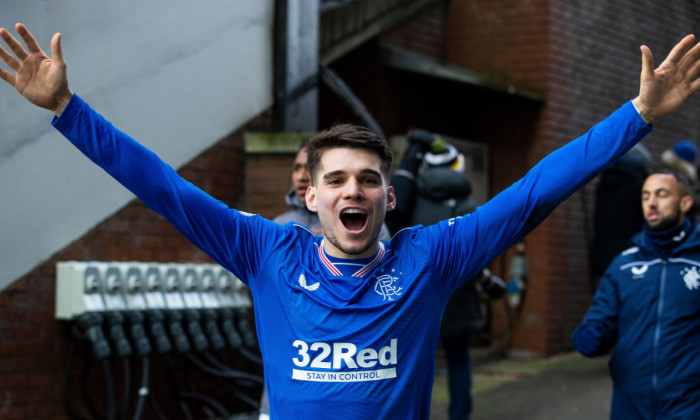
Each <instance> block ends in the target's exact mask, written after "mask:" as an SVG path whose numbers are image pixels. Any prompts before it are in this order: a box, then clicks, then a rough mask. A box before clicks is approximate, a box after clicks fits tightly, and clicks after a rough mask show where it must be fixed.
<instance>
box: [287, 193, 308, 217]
mask: <svg viewBox="0 0 700 420" xmlns="http://www.w3.org/2000/svg"><path fill="white" fill-rule="evenodd" d="M284 201H286V202H287V205H288V206H290V207H293V208H295V209H297V210H306V211H310V210H309V209H307V208H306V204H304V203H302V202H301V201H299V199H298V198H297V194H296V193H295V192H294V187H291V188H290V189H289V191H288V192H287V195H285V196H284Z"/></svg>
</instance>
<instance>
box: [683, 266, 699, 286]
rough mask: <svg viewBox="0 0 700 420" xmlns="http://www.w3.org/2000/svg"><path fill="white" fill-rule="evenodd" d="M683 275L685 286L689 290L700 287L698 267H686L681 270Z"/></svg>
mask: <svg viewBox="0 0 700 420" xmlns="http://www.w3.org/2000/svg"><path fill="white" fill-rule="evenodd" d="M681 275H682V276H683V281H684V282H685V287H687V288H688V289H689V290H695V289H699V288H700V273H699V272H698V268H697V267H686V268H684V269H683V270H681Z"/></svg>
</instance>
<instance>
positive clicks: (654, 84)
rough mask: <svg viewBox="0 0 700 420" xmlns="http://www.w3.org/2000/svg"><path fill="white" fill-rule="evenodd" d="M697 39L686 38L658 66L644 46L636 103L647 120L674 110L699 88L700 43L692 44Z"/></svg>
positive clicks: (690, 36) (691, 36) (689, 36)
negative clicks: (655, 65) (699, 59)
mask: <svg viewBox="0 0 700 420" xmlns="http://www.w3.org/2000/svg"><path fill="white" fill-rule="evenodd" d="M694 41H695V37H694V36H693V35H688V36H686V37H685V38H683V40H681V41H680V42H679V43H678V44H677V45H676V46H675V47H674V48H673V49H672V50H671V52H670V53H669V55H668V57H666V59H665V60H664V61H663V63H661V65H659V67H658V68H656V69H654V62H653V58H652V55H651V51H650V50H649V48H648V47H646V46H642V47H641V50H642V74H641V77H640V79H641V83H640V89H639V97H638V98H636V101H635V106H637V109H639V110H640V113H641V114H642V116H643V117H644V119H645V120H646V121H647V122H651V121H654V120H656V119H658V118H661V117H663V116H665V115H667V114H670V113H672V112H674V111H675V110H676V109H678V108H679V107H680V106H681V105H682V104H683V103H684V102H685V101H686V100H688V98H690V96H691V95H692V94H693V93H694V92H695V91H696V90H697V89H698V88H700V80H698V79H697V76H698V72H700V62H698V58H700V44H696V45H695V46H694V47H693V48H690V47H691V46H692V45H693V43H694ZM689 48H690V49H689Z"/></svg>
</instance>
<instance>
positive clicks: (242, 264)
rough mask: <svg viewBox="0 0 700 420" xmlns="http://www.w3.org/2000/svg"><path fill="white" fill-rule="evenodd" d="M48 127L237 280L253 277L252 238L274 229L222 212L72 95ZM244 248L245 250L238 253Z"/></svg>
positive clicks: (257, 220) (255, 248)
mask: <svg viewBox="0 0 700 420" xmlns="http://www.w3.org/2000/svg"><path fill="white" fill-rule="evenodd" d="M52 124H53V126H54V127H55V128H56V129H57V130H58V131H60V132H61V134H63V135H64V136H65V137H66V138H67V139H68V140H70V142H71V143H73V145H75V147H77V148H78V149H79V150H80V151H81V152H82V153H83V154H85V155H86V156H87V157H88V158H89V159H90V160H91V161H92V162H94V163H95V164H97V165H98V166H100V167H101V168H102V169H104V170H105V171H106V172H107V173H109V175H111V176H112V177H113V178H115V179H116V180H117V181H119V183H121V184H122V185H123V186H124V187H126V188H127V189H129V190H130V191H131V192H132V193H134V194H135V195H136V196H137V197H138V198H140V199H141V200H142V201H143V202H144V203H145V204H146V205H147V206H148V207H150V208H151V209H153V210H154V211H156V212H158V213H159V214H161V215H162V216H164V217H165V218H166V219H167V220H168V221H169V222H170V223H172V224H173V225H174V226H175V228H177V230H179V231H180V232H181V233H182V234H183V235H184V236H185V237H187V239H189V240H190V241H191V242H193V243H194V244H195V245H196V246H197V247H199V248H200V249H201V250H202V251H204V252H205V253H206V254H207V255H209V256H210V257H211V258H212V259H214V260H215V261H216V262H217V263H219V264H221V265H222V266H224V267H226V268H227V269H228V270H230V271H231V272H233V273H234V274H235V275H236V276H238V277H239V278H240V279H241V280H243V281H244V282H246V283H247V281H246V279H247V278H248V277H250V276H253V275H254V270H255V267H256V266H257V264H255V261H256V260H259V259H258V258H259V257H260V254H261V252H262V251H261V250H260V249H259V248H258V247H259V245H257V243H258V242H260V241H255V240H254V239H255V238H256V237H265V236H263V235H266V234H269V233H267V232H266V233H263V232H262V231H267V230H271V229H274V228H273V227H272V226H269V225H274V226H277V225H276V224H274V223H272V222H269V223H266V222H265V221H264V219H262V218H261V217H259V216H253V215H247V214H245V213H241V212H238V211H236V210H232V209H230V208H228V206H226V205H225V204H224V203H222V202H221V201H219V200H216V199H214V198H213V197H211V196H209V195H208V194H206V193H205V192H204V191H202V190H200V189H199V188H197V187H195V186H194V185H192V184H191V183H189V182H188V181H186V180H184V179H183V178H181V177H180V176H179V175H178V174H177V172H175V170H174V169H173V168H172V167H170V166H169V165H168V164H166V163H165V162H163V161H162V160H161V159H160V158H159V157H158V156H156V154H155V153H153V152H151V151H150V150H148V149H146V148H145V147H143V146H142V145H140V144H139V143H137V142H136V141H134V140H133V139H132V138H130V137H129V136H128V135H126V134H124V133H123V132H121V131H119V130H118V129H116V128H115V127H114V126H113V125H112V124H111V123H110V122H109V121H107V120H106V119H104V118H103V117H102V116H101V115H99V114H98V113H97V112H95V111H94V110H92V109H91V108H90V107H89V105H88V104H87V103H85V102H84V101H83V100H82V99H81V98H80V97H78V95H74V96H73V98H72V99H71V101H70V103H69V104H68V106H67V107H66V109H65V110H64V111H63V113H62V114H61V116H60V117H57V118H54V120H53V121H52ZM242 250H244V251H245V252H242Z"/></svg>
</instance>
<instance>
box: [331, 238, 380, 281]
mask: <svg viewBox="0 0 700 420" xmlns="http://www.w3.org/2000/svg"><path fill="white" fill-rule="evenodd" d="M324 241H325V239H322V240H321V243H320V244H319V245H318V257H319V259H320V260H321V262H322V263H323V265H324V266H325V267H326V269H328V271H330V273H331V274H332V275H334V276H342V275H343V273H342V272H341V271H340V270H339V269H338V268H337V267H336V266H335V265H333V263H332V262H331V261H330V260H329V259H328V256H327V255H326V251H324V250H323V243H324ZM385 253H386V251H385V250H384V244H383V243H382V242H379V250H378V251H377V255H375V256H374V258H373V259H372V260H371V261H370V262H368V263H367V264H365V265H364V266H362V267H360V268H359V269H358V270H357V271H356V272H355V273H354V274H353V275H352V276H351V277H362V276H364V275H365V274H367V273H369V272H370V271H371V270H372V269H373V268H374V267H376V266H377V264H379V262H380V261H381V260H382V258H384V254H385Z"/></svg>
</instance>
